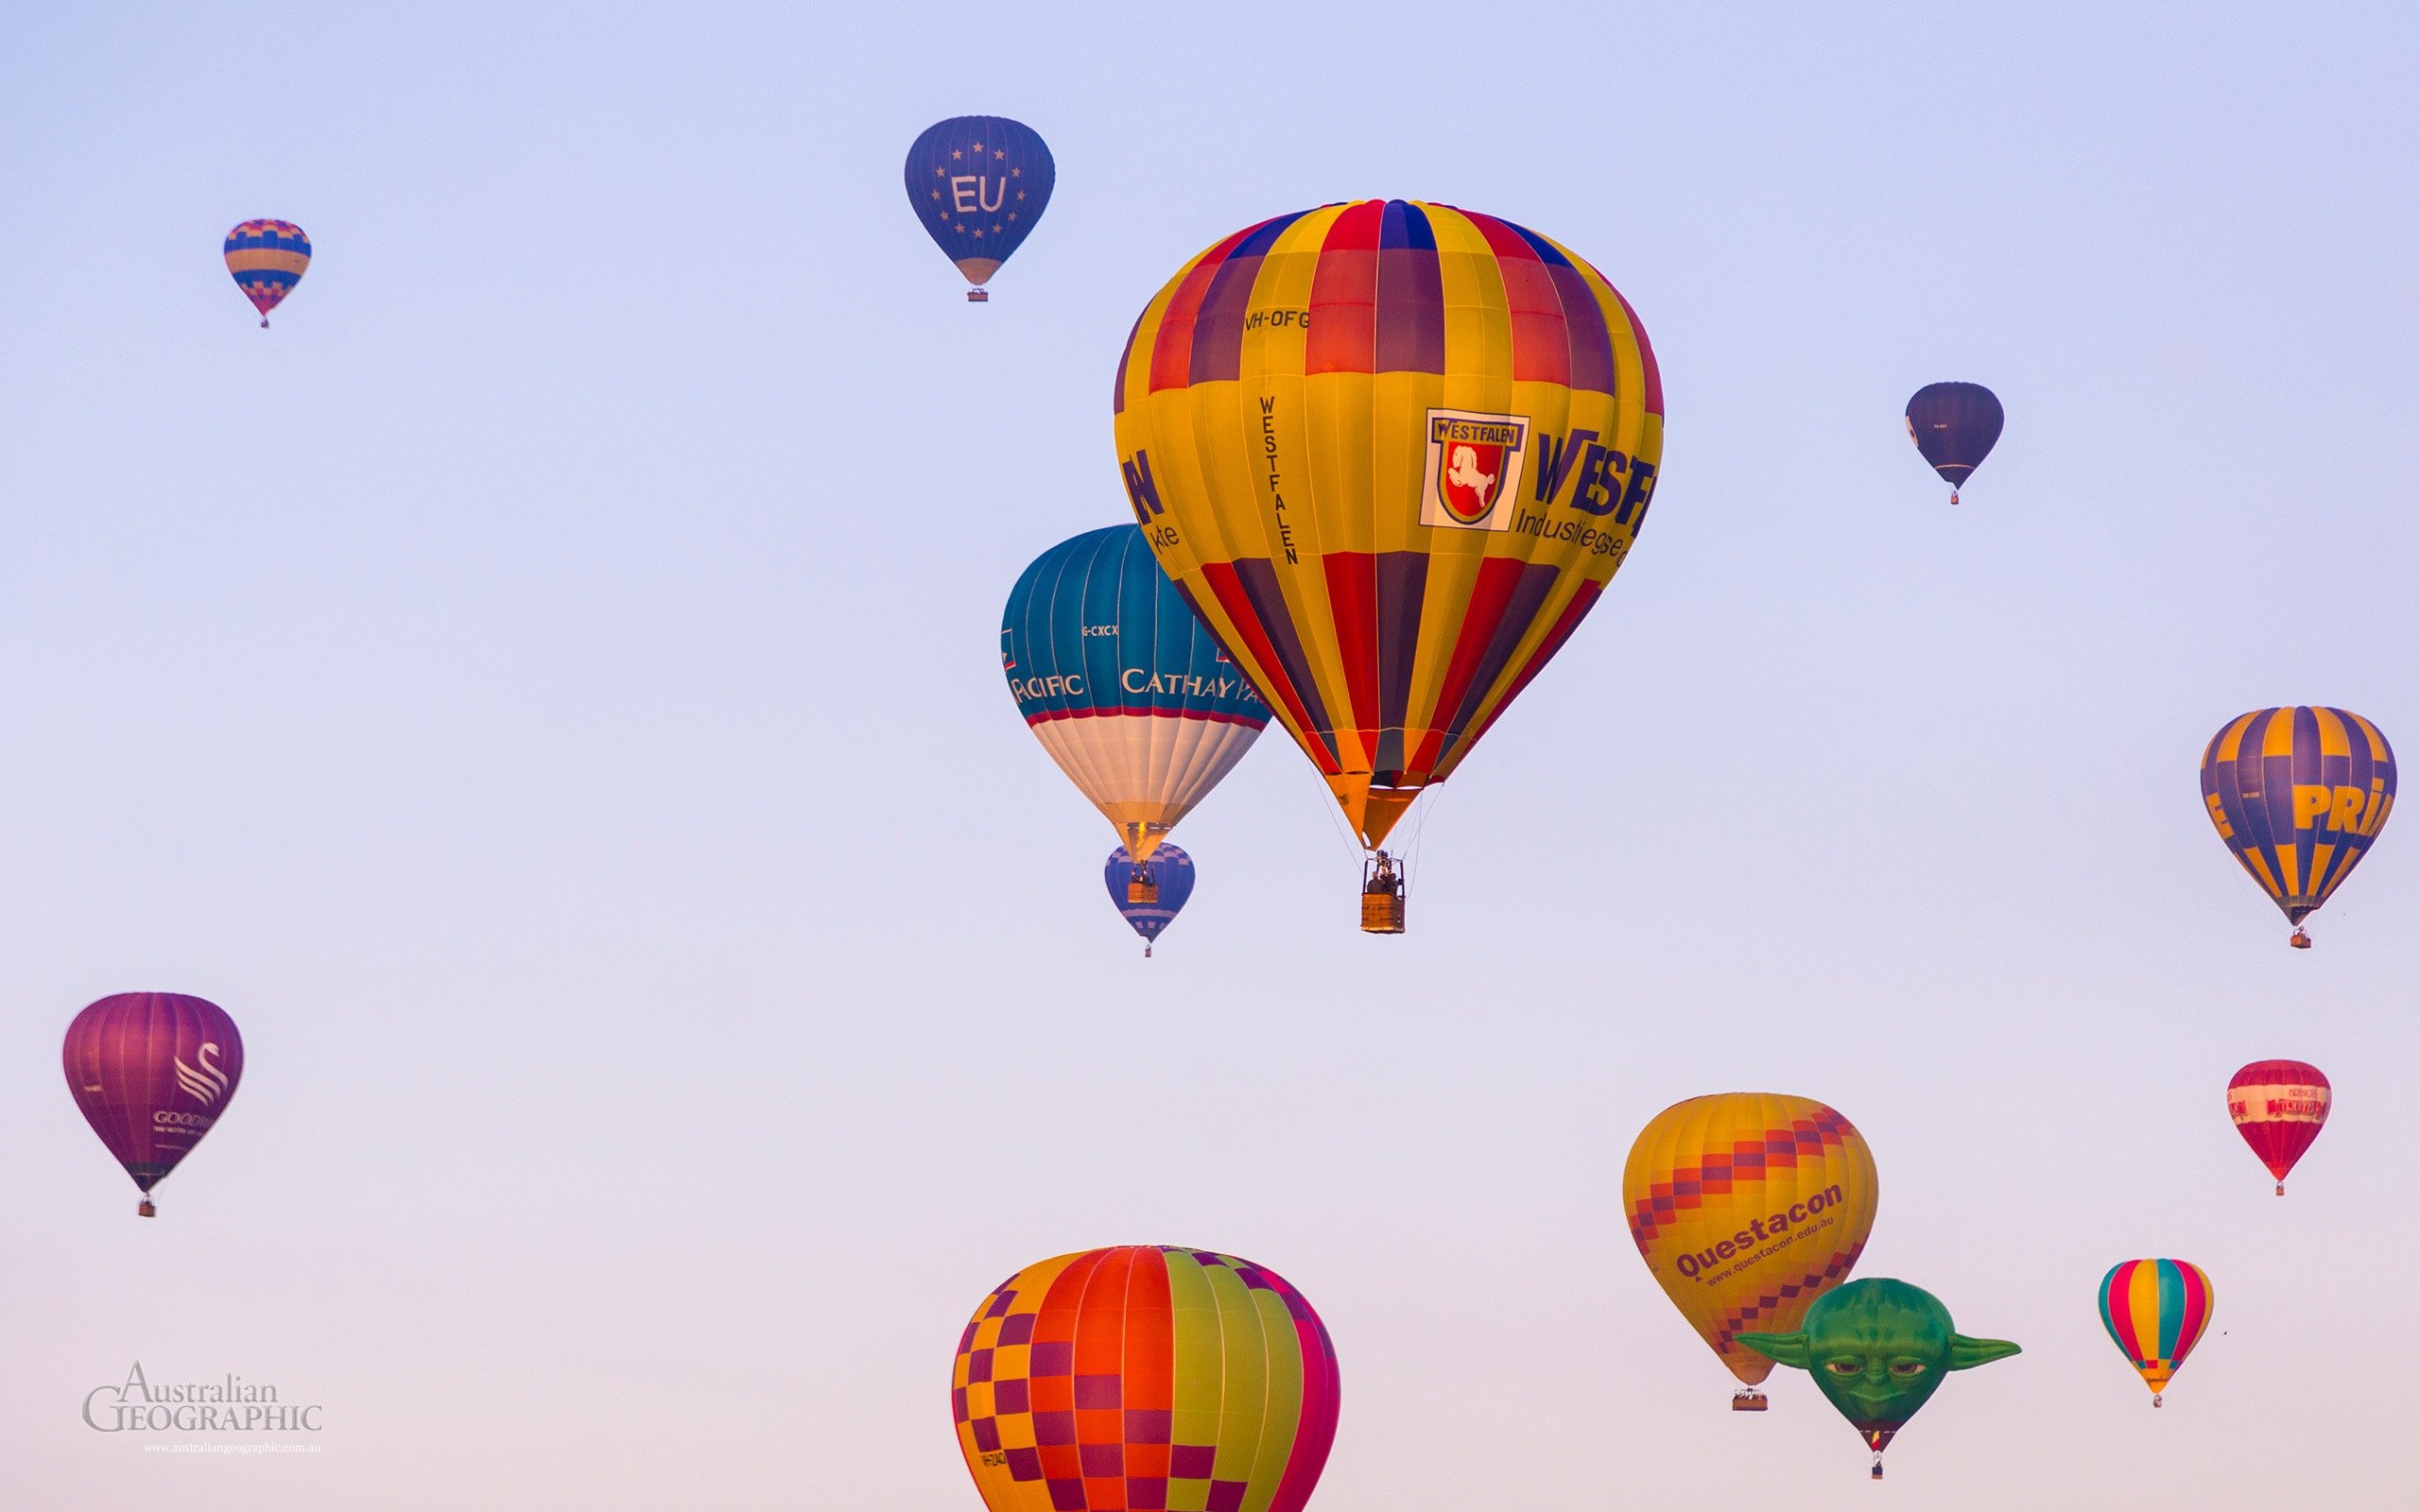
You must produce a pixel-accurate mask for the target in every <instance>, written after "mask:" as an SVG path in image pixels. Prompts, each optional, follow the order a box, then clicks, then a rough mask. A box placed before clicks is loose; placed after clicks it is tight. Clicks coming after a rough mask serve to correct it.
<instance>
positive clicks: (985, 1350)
mask: <svg viewBox="0 0 2420 1512" xmlns="http://www.w3.org/2000/svg"><path fill="white" fill-rule="evenodd" d="M1337 1395H1338V1380H1337V1369H1336V1349H1335V1347H1334V1346H1333V1345H1331V1344H1330V1343H1329V1342H1328V1336H1327V1329H1326V1328H1325V1327H1324V1326H1323V1325H1322V1323H1321V1322H1320V1318H1319V1314H1317V1313H1314V1312H1312V1311H1311V1304H1310V1303H1309V1302H1308V1301H1306V1300H1305V1299H1304V1297H1303V1294H1302V1293H1300V1292H1298V1291H1296V1290H1295V1289H1294V1288H1293V1287H1292V1286H1290V1285H1288V1283H1287V1281H1286V1280H1285V1278H1284V1277H1281V1276H1279V1275H1278V1274H1277V1273H1276V1272H1274V1271H1272V1270H1270V1269H1269V1268H1268V1267H1266V1266H1263V1265H1255V1264H1253V1263H1251V1262H1250V1261H1245V1260H1238V1259H1236V1257H1235V1256H1233V1255H1221V1254H1218V1253H1215V1252H1213V1251H1211V1250H1207V1249H1186V1248H1182V1247H1174V1246H1166V1245H1123V1246H1116V1247H1115V1248H1110V1249H1090V1250H1085V1251H1084V1252H1082V1253H1081V1254H1075V1255H1061V1256H1060V1257H1059V1258H1057V1259H1056V1260H1046V1261H1044V1262H1042V1263H1040V1264H1037V1265H1029V1266H1027V1267H1026V1268H1025V1269H1023V1270H1021V1271H1019V1272H1017V1273H1016V1274H1015V1275H1014V1276H1011V1277H1010V1278H1009V1279H1008V1280H1005V1281H1002V1282H1001V1283H1000V1284H999V1286H998V1287H997V1288H995V1289H994V1291H993V1293H992V1295H991V1296H989V1297H985V1298H984V1299H983V1301H982V1302H981V1303H980V1304H979V1305H978V1306H977V1308H976V1310H975V1316H974V1318H973V1319H972V1320H971V1321H969V1322H968V1323H967V1325H966V1332H963V1333H961V1334H960V1335H959V1341H958V1360H957V1363H956V1365H955V1366H954V1367H953V1368H952V1370H951V1372H950V1412H951V1416H952V1417H954V1418H955V1419H956V1420H957V1424H958V1447H959V1452H961V1453H963V1454H964V1455H965V1457H966V1468H967V1469H968V1471H970V1472H971V1473H972V1474H973V1475H974V1477H975V1487H976V1489H977V1491H978V1492H980V1493H981V1495H982V1497H983V1504H984V1505H985V1506H986V1507H988V1508H990V1512H1083V1509H1091V1512H1127V1509H1129V1508H1133V1509H1136V1512H1141V1509H1145V1508H1162V1507H1165V1508H1171V1509H1173V1508H1193V1509H1196V1512H1301V1509H1302V1507H1303V1504H1304V1503H1305V1502H1307V1501H1309V1500H1310V1495H1311V1489H1312V1487H1313V1486H1316V1485H1317V1484H1318V1482H1319V1478H1320V1470H1321V1468H1322V1466H1324V1465H1325V1464H1326V1463H1327V1452H1328V1447H1329V1445H1330V1444H1332V1443H1333V1442H1334V1441H1335V1438H1336V1420H1337Z"/></svg>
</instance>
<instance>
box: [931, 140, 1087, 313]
mask: <svg viewBox="0 0 2420 1512" xmlns="http://www.w3.org/2000/svg"><path fill="white" fill-rule="evenodd" d="M1057 179H1058V169H1057V167H1056V165H1054V164H1053V163H1051V161H1050V148H1049V147H1048V146H1045V145H1044V144H1043V140H1042V138H1041V137H1039V136H1036V135H1035V134H1034V132H1033V130H1032V129H1031V128H1029V127H1026V126H1021V125H1019V124H1018V123H1017V122H1015V121H1011V120H1007V119H1005V118H1003V117H1001V116H997V115H960V116H955V117H953V118H951V119H949V120H946V121H943V122H941V123H940V124H939V125H937V126H932V127H928V128H926V129H925V134H924V135H922V136H920V137H918V138H917V139H916V145H915V146H912V147H909V148H908V203H909V204H911V205H913V206H915V207H916V218H917V219H918V220H920V221H922V222H924V226H925V232H927V233H928V234H930V235H931V237H932V238H933V241H934V243H935V244H936V245H938V246H939V247H940V248H941V249H942V255H943V256H944V257H947V258H948V259H949V260H950V261H951V262H953V263H956V264H957V265H958V270H959V272H960V273H963V274H965V275H966V282H968V283H972V284H974V285H975V287H973V288H971V289H969V290H967V291H966V297H967V298H968V299H969V300H972V301H975V302H977V303H978V304H979V303H982V302H983V301H986V300H988V299H990V298H991V296H990V295H989V294H988V293H987V292H985V290H984V288H983V285H984V284H985V283H988V282H990V280H991V277H992V275H993V274H994V273H996V272H998V271H999V270H1000V265H1001V264H1002V263H1005V262H1007V261H1008V260H1009V254H1010V253H1011V252H1013V251H1015V250H1016V249H1018V248H1019V247H1020V246H1022V245H1023V244H1024V242H1025V239H1026V236H1027V235H1028V234H1029V232H1032V230H1033V223H1034V222H1035V221H1037V220H1040V219H1041V218H1042V212H1043V209H1044V207H1045V206H1046V205H1048V204H1049V203H1050V186H1051V184H1052V183H1053V182H1055V181H1056V180H1057Z"/></svg>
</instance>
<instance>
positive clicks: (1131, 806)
mask: <svg viewBox="0 0 2420 1512" xmlns="http://www.w3.org/2000/svg"><path fill="white" fill-rule="evenodd" d="M1000 669H1001V671H1002V672H1004V673H1005V674H1007V676H1008V679H1009V696H1011V697H1012V698H1014V699H1015V700H1016V701H1017V713H1021V714H1023V715H1025V722H1026V725H1027V727H1028V728H1029V729H1030V730H1032V731H1033V734H1034V738H1035V739H1037V740H1039V741H1041V742H1042V747H1043V749H1045V750H1046V751H1048V752H1049V753H1050V759H1051V760H1052V761H1055V762H1057V763H1058V764H1059V769H1060V770H1061V771H1063V772H1065V773H1066V774H1067V778H1068V781H1070V782H1074V783H1075V784H1076V786H1077V788H1078V789H1080V791H1081V792H1082V793H1083V795H1084V797H1086V798H1088V799H1092V801H1093V805H1094V807H1096V808H1098V809H1099V810H1100V812H1101V815H1102V816H1103V817H1105V818H1107V819H1108V820H1109V822H1110V823H1111V824H1112V825H1113V826H1115V828H1116V830H1117V837H1118V839H1120V840H1121V841H1123V842H1124V843H1125V847H1126V852H1127V854H1128V855H1130V856H1132V858H1133V859H1135V860H1137V861H1147V860H1149V859H1150V855H1151V848H1152V847H1154V846H1156V845H1158V844H1159V843H1160V841H1161V839H1162V837H1164V836H1165V835H1166V834H1167V833H1168V832H1169V831H1170V830H1172V829H1174V828H1176V824H1177V821H1178V820H1179V819H1182V818H1184V816H1185V815H1187V814H1189V813H1191V812H1192V811H1193V806H1194V805H1195V804H1197V803H1199V802H1201V800H1202V799H1204V798H1207V797H1208V796H1209V794H1210V790H1211V789H1212V788H1214V787H1216V786H1218V785H1219V779H1220V778H1222V777H1225V776H1226V775H1227V772H1228V771H1229V769H1230V768H1232V767H1233V766H1234V765H1236V763H1237V762H1239V761H1241V760H1243V754H1244V752H1245V751H1248V750H1250V749H1251V748H1252V743H1253V741H1254V740H1256V739H1258V738H1259V736H1260V731H1261V729H1262V727H1264V726H1265V725H1267V724H1268V723H1269V706H1268V705H1267V704H1265V703H1263V702H1261V701H1260V694H1259V692H1258V690H1256V689H1255V688H1253V685H1252V682H1251V680H1250V679H1247V678H1246V677H1245V676H1244V675H1243V672H1242V670H1241V669H1240V668H1238V667H1237V666H1236V664H1235V663H1234V662H1230V661H1228V660H1227V654H1226V653H1225V652H1224V651H1222V650H1220V649H1219V643H1218V642H1217V641H1215V640H1213V639H1212V638H1211V635H1210V631H1209V629H1208V627H1205V626H1204V625H1203V624H1202V623H1201V620H1200V619H1199V618H1197V617H1196V616H1195V614H1194V612H1193V610H1192V609H1191V608H1189V607H1188V606H1187V605H1186V604H1185V601H1184V594H1182V593H1178V592H1177V589H1176V585H1175V584H1173V583H1171V582H1169V581H1168V580H1167V576H1166V575H1164V574H1163V573H1162V572H1161V571H1160V566H1159V563H1158V562H1157V561H1155V560H1153V559H1152V557H1151V548H1150V546H1148V545H1146V544H1144V541H1143V532H1142V531H1141V530H1140V529H1139V528H1137V527H1136V526H1133V525H1111V526H1108V527H1107V528H1105V529H1101V530H1087V531H1085V532H1084V533H1083V534H1082V535H1080V536H1077V537H1074V538H1073V539H1071V540H1067V541H1061V542H1060V543H1059V544H1057V545H1055V546H1053V547H1051V548H1050V549H1049V550H1048V551H1046V552H1044V553H1043V554H1042V555H1041V556H1040V557H1037V558H1034V561H1033V565H1032V566H1030V567H1028V568H1027V569H1026V570H1025V572H1024V574H1023V575H1022V576H1019V577H1018V578H1017V583H1016V587H1015V588H1013V589H1011V590H1010V592H1009V604H1008V608H1007V610H1005V611H1004V612H1003V613H1002V614H1001V616H1000Z"/></svg>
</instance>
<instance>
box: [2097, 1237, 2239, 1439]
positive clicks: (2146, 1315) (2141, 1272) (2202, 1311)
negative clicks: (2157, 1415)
mask: <svg viewBox="0 0 2420 1512" xmlns="http://www.w3.org/2000/svg"><path fill="white" fill-rule="evenodd" d="M2217 1305H2218V1299H2217V1294H2216V1293H2215V1292H2213V1291H2212V1290H2211V1287H2210V1278H2209V1277H2207V1276H2205V1275H2204V1274H2203V1272H2202V1267H2201V1266H2199V1265H2195V1264H2190V1263H2187V1262H2185V1261H2182V1260H2123V1261H2119V1262H2118V1263H2117V1264H2115V1265H2112V1266H2111V1267H2110V1268H2109V1274H2108V1275H2106V1276H2104V1277H2102V1278H2101V1279H2100V1324H2101V1327H2103V1328H2105V1329H2107V1330H2108V1331H2109V1337H2110V1338H2111V1339H2112V1340H2114V1341H2115V1342H2116V1343H2117V1346H2118V1352H2119V1353H2121V1354H2123V1355H2124V1356H2125V1357H2126V1363H2127V1364H2129V1365H2131V1366H2134V1367H2135V1371H2136V1372H2137V1373H2139V1374H2140V1375H2141V1376H2142V1378H2143V1384H2145V1385H2147V1386H2149V1387H2151V1388H2152V1405H2153V1406H2157V1405H2159V1400H2160V1394H2161V1393H2162V1392H2163V1391H2165V1390H2166V1389H2167V1388H2168V1383H2169V1377H2171V1376H2173V1375H2175V1374H2176V1372H2177V1370H2178V1369H2179V1368H2180V1367H2181V1366H2183V1365H2184V1364H2185V1357H2186V1356H2187V1355H2188V1354H2191V1353H2192V1352H2193V1346H2194V1345H2196V1344H2199V1343H2200V1342H2201V1341H2202V1333H2203V1332H2204V1330H2206V1329H2207V1328H2208V1327H2209V1326H2210V1314H2211V1311H2212V1310H2213V1309H2214V1308H2215V1307H2216V1306H2217Z"/></svg>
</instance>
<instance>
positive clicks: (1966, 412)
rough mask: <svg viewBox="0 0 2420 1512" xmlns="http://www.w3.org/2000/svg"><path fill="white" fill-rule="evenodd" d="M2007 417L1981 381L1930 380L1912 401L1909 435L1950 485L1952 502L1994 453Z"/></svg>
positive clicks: (1934, 468)
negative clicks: (1937, 382)
mask: <svg viewBox="0 0 2420 1512" xmlns="http://www.w3.org/2000/svg"><path fill="white" fill-rule="evenodd" d="M2007 419H2008V417H2007V415H2006V414H2005V413H2003V412H2002V410H2001V409H2000V402H1999V397H1998V396H1997V395H1996V394H1994V393H1993V392H1992V391H1991V390H1990V389H1988V388H1986V387H1983V386H1982V385H1981V384H1927V385H1925V386H1924V387H1922V388H1919V389H1917V390H1916V397H1915V398H1913V399H1910V400H1909V401H1908V437H1909V438H1910V439H1911V440H1913V441H1914V442H1915V443H1916V450H1917V451H1919V452H1922V453H1923V454H1924V455H1925V460H1926V461H1927V462H1930V463H1931V464H1932V470H1933V471H1934V472H1938V473H1940V474H1941V476H1942V481H1943V482H1945V483H1947V484H1948V485H1949V502H1950V503H1952V504H1956V503H1957V502H1958V490H1960V489H1962V488H1964V487H1965V486H1966V479H1967V477H1968V476H1969V475H1970V474H1972V473H1973V472H1974V471H1975V470H1976V469H1977V468H1979V467H1981V466H1982V465H1983V458H1985V457H1987V456H1989V455H1992V446H1993V444H1994V443H1995V442H1997V440H1998V439H1999V438H2000V426H2001V424H2002V423H2003V422H2004V421H2006V420H2007Z"/></svg>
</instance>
